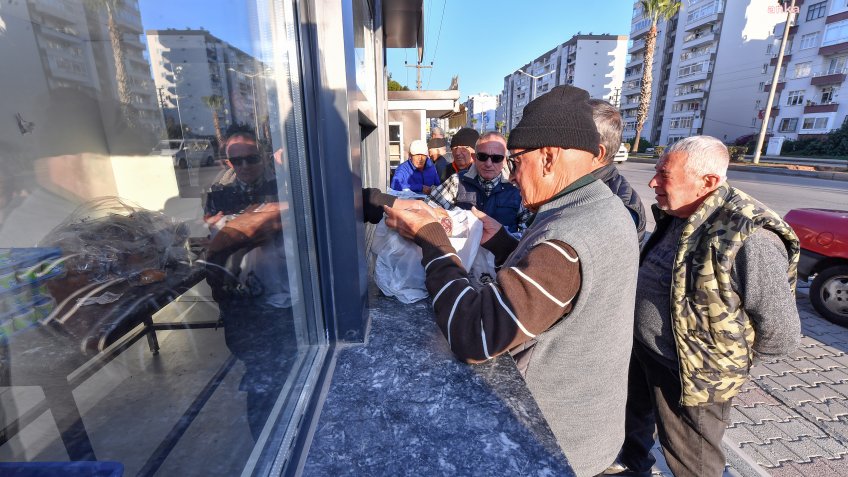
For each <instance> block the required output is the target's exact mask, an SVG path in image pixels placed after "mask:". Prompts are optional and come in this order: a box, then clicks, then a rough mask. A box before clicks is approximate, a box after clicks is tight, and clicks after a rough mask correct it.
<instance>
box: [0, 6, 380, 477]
mask: <svg viewBox="0 0 848 477" xmlns="http://www.w3.org/2000/svg"><path fill="white" fill-rule="evenodd" d="M276 8H277V10H275V9H274V8H272V5H270V4H269V3H268V2H267V1H266V0H255V1H254V0H251V1H245V2H229V1H224V0H215V1H199V0H193V1H184V2H166V1H164V0H141V1H138V0H11V1H9V2H2V5H0V60H1V61H2V63H3V64H4V65H14V67H7V68H5V69H4V72H3V74H2V75H0V86H2V91H3V92H4V100H3V101H2V102H0V117H3V118H6V120H4V122H3V123H2V126H0V410H1V411H2V412H0V461H2V462H66V461H69V460H71V461H77V460H80V461H82V460H88V461H115V462H118V463H119V464H120V466H122V467H123V469H124V473H125V474H126V475H208V474H209V473H212V474H217V475H233V474H240V473H242V472H246V473H248V474H249V473H251V472H252V470H253V469H254V468H264V467H265V464H264V463H263V462H265V461H267V460H268V459H269V458H271V457H272V456H273V453H274V452H275V451H276V449H269V448H268V442H273V441H274V439H273V436H274V435H275V433H276V432H279V431H280V428H281V427H285V425H286V419H287V417H286V416H287V414H286V413H287V412H290V410H291V406H290V405H291V403H292V402H293V401H294V400H295V398H296V397H297V396H294V395H289V394H287V393H291V392H292V391H291V389H297V386H294V385H293V383H294V381H295V379H296V378H297V379H299V378H301V377H302V376H301V377H299V376H298V372H299V371H298V370H299V369H300V364H299V363H301V362H302V361H303V360H304V359H305V358H304V356H305V354H304V353H306V352H307V351H308V350H309V349H310V347H314V346H315V345H320V344H322V343H321V341H320V340H321V339H322V338H321V337H322V336H323V332H321V331H319V325H317V323H318V321H317V320H316V319H315V318H314V317H313V318H309V317H308V316H307V312H306V309H307V307H306V304H305V303H304V299H303V296H302V295H303V289H304V288H303V286H302V283H303V282H302V279H301V270H300V268H299V267H300V266H301V264H302V263H308V260H309V259H308V258H304V257H301V256H300V255H299V254H300V253H302V252H301V250H303V244H302V243H300V240H301V239H299V237H303V236H304V233H305V230H307V227H305V226H304V222H303V220H304V219H303V218H302V216H303V215H304V214H303V213H301V214H299V215H300V217H299V216H298V211H297V210H294V209H293V207H292V205H291V204H292V203H293V202H292V197H291V191H290V188H289V184H290V183H291V182H292V180H291V174H292V172H291V171H292V167H293V165H292V164H291V163H290V162H289V161H290V160H299V161H300V160H303V157H304V150H303V148H302V146H299V144H302V143H303V139H302V138H301V137H295V136H293V133H294V132H296V131H300V132H301V134H302V131H303V130H304V127H303V125H302V124H300V123H299V122H297V121H299V119H298V118H300V117H301V116H300V114H299V113H298V112H296V111H292V110H291V105H292V104H298V102H297V101H296V100H293V98H291V97H289V96H288V95H290V94H298V93H297V89H298V88H299V86H298V85H299V80H298V79H297V78H289V77H287V76H286V75H287V74H289V72H291V71H294V72H296V71H298V70H299V69H298V65H297V64H291V63H289V61H294V62H295V63H296V62H297V58H293V59H291V60H287V58H289V57H288V56H287V54H291V51H296V48H292V45H291V44H290V40H288V39H287V38H286V37H285V34H286V32H284V31H283V32H281V31H279V30H280V27H279V26H280V25H284V26H291V24H292V21H293V20H292V18H290V16H289V17H286V16H285V13H284V12H283V11H282V10H279V8H280V7H279V6H277V7H276ZM204 26H205V27H206V28H203V27H204ZM260 38H262V40H260ZM287 42H288V43H287ZM295 46H296V45H295ZM278 49H285V52H283V53H281V52H280V51H278ZM370 55H371V57H373V53H371V54H370ZM369 61H372V62H373V58H371V60H369ZM278 82H281V83H283V85H279V87H278V84H277V83H278ZM292 92H294V93H292ZM281 104H283V105H286V106H285V108H288V109H284V108H281V107H280V105H281ZM300 202H302V201H300ZM300 202H299V203H300ZM298 231H300V233H298ZM310 316H312V315H310ZM275 425H276V426H277V427H276V428H275ZM269 456H271V457H269ZM212 469H214V470H212Z"/></svg>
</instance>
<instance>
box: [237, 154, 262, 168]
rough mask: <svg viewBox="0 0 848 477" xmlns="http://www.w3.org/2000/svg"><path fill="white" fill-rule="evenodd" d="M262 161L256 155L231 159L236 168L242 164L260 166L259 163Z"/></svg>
mask: <svg viewBox="0 0 848 477" xmlns="http://www.w3.org/2000/svg"><path fill="white" fill-rule="evenodd" d="M261 160H262V157H261V156H260V155H259V154H254V155H252V156H238V157H230V158H229V161H230V162H231V163H232V165H234V166H241V165H242V164H245V163H247V164H259V161H261Z"/></svg>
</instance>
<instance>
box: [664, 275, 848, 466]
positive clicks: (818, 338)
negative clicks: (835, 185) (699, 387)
mask: <svg viewBox="0 0 848 477" xmlns="http://www.w3.org/2000/svg"><path fill="white" fill-rule="evenodd" d="M807 293H808V290H807V289H806V288H805V287H799V291H798V302H797V303H798V311H799V313H800V315H801V333H802V335H803V336H802V338H801V345H800V346H799V348H798V349H797V350H796V351H794V352H793V353H792V354H791V355H790V356H789V357H787V358H782V359H776V360H772V361H769V362H763V363H761V364H759V365H757V366H754V368H752V370H751V380H750V381H749V382H748V384H746V386H745V387H744V389H743V391H742V392H741V393H740V394H739V395H738V396H737V397H736V398H735V399H734V401H733V403H734V404H733V410H732V411H731V424H730V426H729V427H728V429H727V432H726V434H725V438H724V443H725V453H726V454H727V460H728V468H727V470H726V471H725V476H745V477H747V476H765V475H771V476H775V477H794V476H812V475H815V476H817V477H839V476H845V475H848V446H846V444H848V354H846V353H848V328H843V327H841V326H838V325H834V324H832V323H830V322H829V321H826V320H825V319H823V318H821V317H819V315H818V314H817V313H816V312H815V310H813V308H812V306H811V305H810V302H809V299H808V298H807ZM654 455H655V456H657V465H656V466H655V467H654V471H653V474H654V475H662V476H669V477H670V476H671V473H670V472H669V471H668V468H667V467H666V465H665V460H661V458H662V454H661V452H660V451H659V449H658V448H655V449H654Z"/></svg>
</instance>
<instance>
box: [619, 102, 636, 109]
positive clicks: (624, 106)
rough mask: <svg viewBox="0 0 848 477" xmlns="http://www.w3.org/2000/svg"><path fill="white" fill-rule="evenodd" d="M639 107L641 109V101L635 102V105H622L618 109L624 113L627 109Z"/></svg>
mask: <svg viewBox="0 0 848 477" xmlns="http://www.w3.org/2000/svg"><path fill="white" fill-rule="evenodd" d="M638 107H639V101H635V102H633V103H622V104H621V106H619V108H618V109H621V110H622V111H624V110H625V109H633V108H638Z"/></svg>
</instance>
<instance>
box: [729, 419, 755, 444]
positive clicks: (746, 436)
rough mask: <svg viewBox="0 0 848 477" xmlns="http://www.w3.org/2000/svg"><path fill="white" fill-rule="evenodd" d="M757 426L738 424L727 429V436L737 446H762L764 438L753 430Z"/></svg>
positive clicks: (745, 423) (744, 423)
mask: <svg viewBox="0 0 848 477" xmlns="http://www.w3.org/2000/svg"><path fill="white" fill-rule="evenodd" d="M755 426H756V424H749V423H747V422H737V423H735V424H733V425H731V426H729V427H728V428H727V430H726V431H725V436H727V438H728V439H730V440H731V441H732V442H735V443H736V444H737V445H741V444H762V443H763V439H762V436H761V435H760V434H758V433H757V432H755V431H754V429H753V428H754V427H755Z"/></svg>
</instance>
